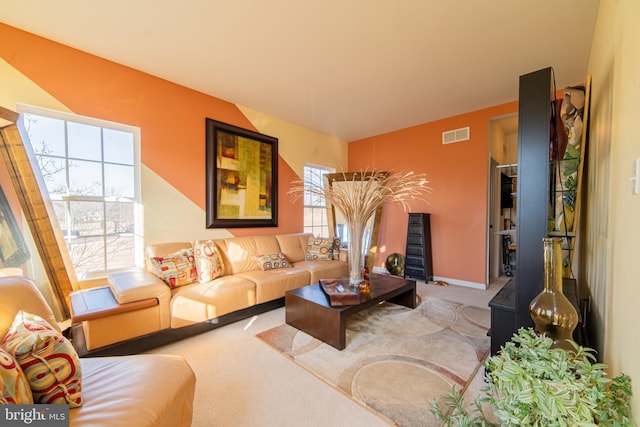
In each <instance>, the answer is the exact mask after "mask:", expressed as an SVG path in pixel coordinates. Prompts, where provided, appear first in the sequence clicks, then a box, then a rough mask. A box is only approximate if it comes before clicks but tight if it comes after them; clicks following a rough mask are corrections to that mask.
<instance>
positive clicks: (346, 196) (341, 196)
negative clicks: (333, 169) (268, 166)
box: [289, 170, 431, 286]
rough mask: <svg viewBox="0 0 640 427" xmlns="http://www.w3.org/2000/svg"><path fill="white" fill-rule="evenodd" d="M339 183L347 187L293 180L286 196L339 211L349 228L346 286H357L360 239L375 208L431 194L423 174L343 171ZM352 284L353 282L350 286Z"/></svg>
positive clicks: (360, 274)
mask: <svg viewBox="0 0 640 427" xmlns="http://www.w3.org/2000/svg"><path fill="white" fill-rule="evenodd" d="M342 175H343V178H344V179H343V180H340V182H348V183H349V185H335V183H336V182H338V181H333V182H329V183H328V185H324V179H317V180H312V182H311V183H310V182H305V181H304V180H303V179H301V178H297V179H295V180H294V181H293V185H292V187H291V189H290V190H289V194H290V195H291V196H292V198H293V199H294V200H297V199H299V198H301V197H304V195H305V193H307V194H309V195H311V197H324V199H325V201H326V202H327V203H328V204H331V205H333V206H334V207H335V208H336V209H339V210H340V212H342V215H343V216H344V218H345V220H346V223H347V227H348V228H349V236H351V237H350V247H349V271H350V284H351V285H353V286H357V284H358V283H359V282H360V281H361V280H362V268H361V267H362V265H363V251H362V248H361V246H362V236H363V233H364V229H365V227H366V224H367V221H368V220H369V218H370V217H371V215H373V214H374V212H375V211H376V209H378V208H379V207H381V206H383V205H385V204H388V203H400V204H401V205H402V207H403V208H404V210H405V211H406V210H407V209H408V208H409V201H410V200H419V199H422V196H424V195H425V194H427V193H429V192H431V188H430V187H428V186H427V183H428V181H427V179H426V176H425V175H424V174H415V173H413V172H383V171H369V170H364V171H361V172H343V173H342ZM354 282H355V283H354Z"/></svg>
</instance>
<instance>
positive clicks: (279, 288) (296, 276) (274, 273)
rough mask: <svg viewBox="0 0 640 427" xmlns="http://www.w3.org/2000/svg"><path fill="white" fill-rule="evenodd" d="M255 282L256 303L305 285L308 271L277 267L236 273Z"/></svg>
mask: <svg viewBox="0 0 640 427" xmlns="http://www.w3.org/2000/svg"><path fill="white" fill-rule="evenodd" d="M236 276H238V277H244V278H246V279H249V280H251V281H252V282H254V283H255V288H256V304H262V303H263V302H267V301H272V300H275V299H278V298H282V297H284V294H285V292H286V291H289V290H291V289H296V288H300V287H302V286H307V285H308V284H309V283H310V282H309V278H310V277H311V276H310V274H309V272H308V271H306V270H302V269H299V268H279V269H276V270H267V271H262V270H253V271H246V272H243V273H238V274H236Z"/></svg>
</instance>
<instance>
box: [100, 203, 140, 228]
mask: <svg viewBox="0 0 640 427" xmlns="http://www.w3.org/2000/svg"><path fill="white" fill-rule="evenodd" d="M106 208H107V229H106V231H107V234H120V233H125V234H129V233H133V232H134V215H133V203H121V202H109V203H107V204H106Z"/></svg>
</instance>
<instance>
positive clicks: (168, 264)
mask: <svg viewBox="0 0 640 427" xmlns="http://www.w3.org/2000/svg"><path fill="white" fill-rule="evenodd" d="M149 261H151V272H152V273H153V274H155V275H156V276H158V277H159V278H161V279H162V280H164V282H165V283H166V284H167V285H169V287H171V288H177V287H179V286H184V285H188V284H190V283H193V282H195V281H196V280H198V271H197V270H196V265H195V260H194V257H193V249H183V250H181V251H178V252H175V253H172V254H169V255H167V256H165V257H152V258H150V260H149Z"/></svg>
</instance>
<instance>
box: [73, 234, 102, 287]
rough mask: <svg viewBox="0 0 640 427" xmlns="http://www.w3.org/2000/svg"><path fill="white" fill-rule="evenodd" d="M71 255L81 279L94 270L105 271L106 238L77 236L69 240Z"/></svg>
mask: <svg viewBox="0 0 640 427" xmlns="http://www.w3.org/2000/svg"><path fill="white" fill-rule="evenodd" d="M67 246H68V247H69V255H70V256H71V261H72V262H73V266H74V267H75V271H76V275H77V276H78V278H79V279H84V278H86V277H87V275H88V274H90V273H93V272H99V271H104V269H105V265H104V239H103V238H102V236H97V237H77V238H75V239H71V240H68V241H67Z"/></svg>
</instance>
